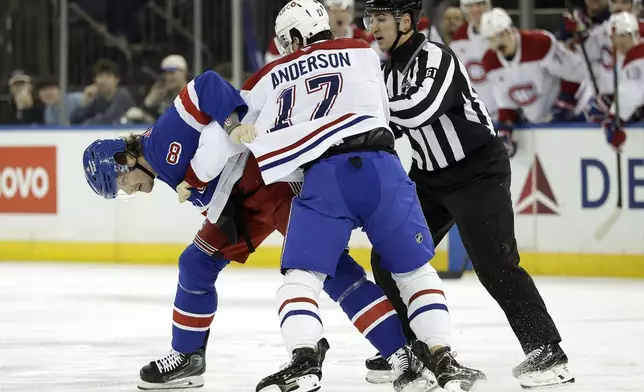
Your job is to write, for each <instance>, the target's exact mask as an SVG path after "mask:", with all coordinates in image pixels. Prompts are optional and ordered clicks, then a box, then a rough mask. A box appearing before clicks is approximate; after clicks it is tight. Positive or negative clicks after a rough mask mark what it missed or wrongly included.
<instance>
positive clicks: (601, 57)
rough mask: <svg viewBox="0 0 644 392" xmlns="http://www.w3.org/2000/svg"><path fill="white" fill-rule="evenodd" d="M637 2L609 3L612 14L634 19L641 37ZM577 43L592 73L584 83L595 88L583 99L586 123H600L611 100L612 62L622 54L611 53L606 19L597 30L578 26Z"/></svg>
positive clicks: (619, 0) (620, 0)
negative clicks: (625, 14)
mask: <svg viewBox="0 0 644 392" xmlns="http://www.w3.org/2000/svg"><path fill="white" fill-rule="evenodd" d="M641 6H642V3H641V0H614V1H612V2H611V7H610V9H611V12H612V15H616V14H619V13H621V12H628V13H631V14H632V15H633V16H635V17H636V20H637V21H638V26H639V33H640V35H642V34H644V21H642V20H638V19H637V15H639V13H640V11H641ZM578 35H579V41H581V42H583V45H584V48H585V49H586V53H588V59H589V61H590V63H591V69H592V70H593V75H592V77H593V78H594V83H593V81H592V80H589V81H588V83H587V84H588V85H589V86H596V87H597V91H595V88H594V87H593V89H589V90H588V93H587V94H586V97H584V100H585V101H586V102H587V104H586V107H585V108H584V112H585V114H586V119H587V120H588V121H589V122H601V121H602V120H603V119H604V117H605V115H606V113H607V112H608V110H609V108H610V106H611V104H612V101H613V94H614V91H613V85H614V84H613V67H614V64H615V61H617V62H618V63H621V62H623V60H624V58H623V54H621V53H619V52H618V53H615V52H614V51H613V42H612V36H613V31H612V25H611V22H610V21H609V20H607V21H606V22H604V23H603V24H602V25H601V26H600V27H599V28H594V29H590V30H588V31H586V30H585V27H584V26H583V24H582V23H581V22H580V23H579V33H578Z"/></svg>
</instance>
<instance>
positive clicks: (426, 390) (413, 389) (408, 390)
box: [399, 377, 440, 392]
mask: <svg viewBox="0 0 644 392" xmlns="http://www.w3.org/2000/svg"><path fill="white" fill-rule="evenodd" d="M430 391H431V392H437V391H440V388H439V387H438V383H436V382H431V381H429V380H427V379H426V378H424V377H422V378H419V379H417V380H416V381H414V382H412V383H410V384H408V385H406V386H405V387H404V388H403V389H401V390H400V391H399V392H430Z"/></svg>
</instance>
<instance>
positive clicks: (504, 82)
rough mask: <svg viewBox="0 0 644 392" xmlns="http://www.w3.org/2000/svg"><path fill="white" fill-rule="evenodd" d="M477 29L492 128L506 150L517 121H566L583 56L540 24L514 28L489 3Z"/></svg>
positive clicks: (573, 113)
mask: <svg viewBox="0 0 644 392" xmlns="http://www.w3.org/2000/svg"><path fill="white" fill-rule="evenodd" d="M481 35H483V36H484V37H485V38H486V39H487V40H488V41H489V43H490V49H489V50H488V51H487V52H486V53H485V56H484V57H483V66H484V68H485V72H486V73H487V77H488V79H489V83H492V85H493V95H494V99H495V101H496V103H497V106H498V111H499V112H498V113H499V114H498V124H497V130H498V131H499V135H500V136H501V137H502V138H503V140H504V143H505V145H506V148H507V149H508V153H509V154H510V156H513V155H514V154H515V152H516V148H517V144H516V141H515V140H514V139H513V137H512V131H513V129H514V126H515V125H516V124H517V123H519V122H529V123H543V122H551V121H553V122H558V121H570V120H572V119H573V118H574V117H575V116H577V115H580V114H581V109H580V110H579V113H577V112H576V111H575V106H576V104H577V102H576V99H575V96H576V95H577V93H578V90H579V87H580V83H581V82H582V81H583V80H584V79H585V78H586V75H587V72H586V71H585V68H584V63H583V58H582V56H581V55H578V54H575V53H573V52H572V51H570V50H569V49H567V48H566V47H564V45H563V44H561V43H559V42H558V41H557V40H556V39H555V37H554V36H553V35H552V34H550V33H549V32H547V31H543V30H518V29H516V28H514V26H513V23H512V19H511V18H510V16H509V15H508V13H507V12H505V10H503V9H501V8H494V9H492V10H490V11H487V12H485V13H484V14H483V16H482V18H481Z"/></svg>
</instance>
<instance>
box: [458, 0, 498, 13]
mask: <svg viewBox="0 0 644 392" xmlns="http://www.w3.org/2000/svg"><path fill="white" fill-rule="evenodd" d="M460 3H461V10H463V11H465V6H466V5H472V4H478V3H485V5H487V8H488V9H489V8H492V0H461V1H460Z"/></svg>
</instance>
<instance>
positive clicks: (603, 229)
mask: <svg viewBox="0 0 644 392" xmlns="http://www.w3.org/2000/svg"><path fill="white" fill-rule="evenodd" d="M566 8H567V9H568V12H569V13H570V14H571V15H574V12H575V10H574V7H573V5H572V3H571V2H570V0H566ZM579 46H580V48H581V53H582V55H583V56H584V62H585V63H586V68H587V69H588V74H589V75H590V81H591V82H592V83H593V89H594V90H595V96H597V95H599V86H598V85H597V80H596V79H595V74H594V72H593V69H592V65H591V64H590V58H589V57H588V52H586V47H585V46H584V43H583V42H582V43H581V44H580V45H579ZM613 51H615V49H613ZM617 87H618V81H617V53H614V54H613V94H614V99H613V101H614V102H615V113H617V117H616V118H615V126H616V127H617V128H619V127H620V125H621V120H620V118H619V100H618V98H617V91H618V90H617ZM615 156H616V158H617V205H616V208H615V211H613V213H612V214H611V215H610V216H609V217H608V219H607V220H606V221H605V222H604V223H603V224H602V225H601V226H599V228H598V229H597V230H596V231H595V239H596V240H598V241H601V240H602V239H603V238H604V237H605V236H606V234H608V232H609V231H610V229H611V228H612V227H613V225H614V224H615V222H617V219H618V218H619V216H620V214H621V213H622V154H621V153H620V152H616V153H615Z"/></svg>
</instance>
